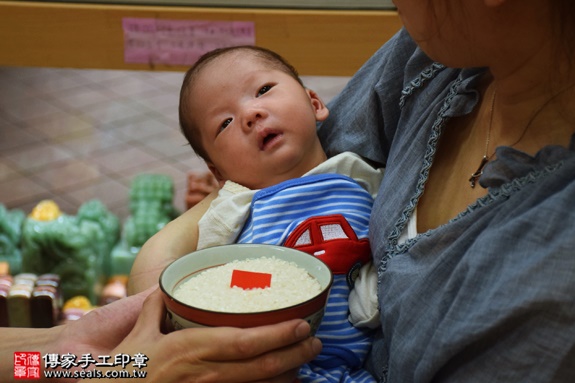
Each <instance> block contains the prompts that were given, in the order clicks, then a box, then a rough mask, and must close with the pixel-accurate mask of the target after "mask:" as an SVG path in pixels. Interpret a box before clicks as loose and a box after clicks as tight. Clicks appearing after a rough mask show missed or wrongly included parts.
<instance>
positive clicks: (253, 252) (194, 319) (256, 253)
mask: <svg viewBox="0 0 575 383" xmlns="http://www.w3.org/2000/svg"><path fill="white" fill-rule="evenodd" d="M260 257H275V258H278V259H282V260H284V261H288V262H293V263H295V264H296V265H297V266H298V267H301V268H303V269H305V270H307V272H308V273H309V274H310V275H311V276H313V277H314V278H316V279H317V281H318V282H319V284H320V286H321V292H320V293H319V294H317V295H316V296H314V297H312V298H310V299H308V300H307V301H304V302H302V303H299V304H296V305H293V306H288V307H285V308H281V309H275V310H269V311H260V312H246V313H230V312H221V311H211V310H206V309H202V308H198V307H194V306H192V305H189V304H186V303H183V302H181V301H179V300H178V299H176V298H174V297H173V292H174V291H175V290H176V288H177V287H178V286H179V285H180V284H181V283H183V282H185V281H187V280H188V279H189V278H191V277H193V276H194V275H195V274H197V273H198V272H200V271H202V270H205V269H207V268H210V267H215V266H219V265H223V264H226V263H229V262H231V261H234V260H244V259H250V258H260ZM332 283H333V276H332V273H331V271H330V269H329V268H328V266H327V265H326V264H325V263H323V262H322V261H321V260H319V259H318V258H316V257H314V256H312V255H309V254H307V253H304V252H302V251H299V250H295V249H292V248H288V247H281V246H273V245H255V244H234V245H224V246H216V247H210V248H207V249H203V250H198V251H195V252H193V253H190V254H188V255H185V256H183V257H182V258H179V259H177V260H176V261H174V262H172V263H171V264H170V265H169V266H168V267H166V269H164V271H163V272H162V274H161V276H160V288H161V290H162V292H163V299H164V303H165V304H166V307H167V310H168V317H169V319H170V321H171V323H172V325H173V327H174V328H175V329H181V328H192V327H205V326H231V327H240V328H247V327H255V326H263V325H268V324H275V323H279V322H283V321H286V320H290V319H296V318H301V319H305V320H307V321H308V322H309V323H310V326H311V327H312V333H315V331H316V330H317V327H318V326H319V323H320V322H321V319H322V317H323V314H324V310H325V305H326V302H327V298H328V295H329V291H330V288H331V285H332Z"/></svg>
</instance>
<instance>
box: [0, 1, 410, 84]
mask: <svg viewBox="0 0 575 383" xmlns="http://www.w3.org/2000/svg"><path fill="white" fill-rule="evenodd" d="M127 17H131V18H155V19H166V20H206V21H249V22H253V23H254V27H255V43H256V44H257V45H260V46H263V47H267V48H270V49H273V50H275V51H277V52H279V53H280V54H281V55H283V56H285V57H286V58H287V59H288V60H289V61H290V62H291V63H292V64H293V65H294V66H295V67H297V68H298V70H299V72H300V74H301V75H308V76H318V75H321V76H350V75H352V74H353V73H354V72H355V71H356V70H357V69H358V68H359V67H360V66H361V65H362V64H363V63H364V62H365V61H366V60H367V59H368V58H369V57H370V56H371V55H372V54H373V53H374V52H375V51H376V50H377V49H378V48H379V47H380V46H381V45H382V44H383V43H384V42H385V41H387V40H388V39H389V38H390V37H391V36H392V35H393V34H395V33H396V32H397V31H398V30H399V29H400V28H401V22H400V20H399V17H398V15H397V13H396V12H395V11H392V10H339V9H338V10H333V9H331V10H327V9H276V8H224V7H213V8H208V7H199V6H197V7H192V6H190V7H185V6H157V5H132V4H121V5H120V4H88V3H72V2H29V1H0V36H2V39H0V65H3V66H38V67H65V68H88V69H129V70H158V71H183V70H185V69H186V68H187V66H177V65H176V66H170V65H165V64H133V63H126V62H125V60H124V38H123V29H122V20H123V19H124V18H127Z"/></svg>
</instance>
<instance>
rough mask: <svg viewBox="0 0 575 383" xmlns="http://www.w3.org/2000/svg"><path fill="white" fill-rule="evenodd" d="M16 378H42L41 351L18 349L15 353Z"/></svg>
mask: <svg viewBox="0 0 575 383" xmlns="http://www.w3.org/2000/svg"><path fill="white" fill-rule="evenodd" d="M14 379H26V380H39V379H40V353H39V352H35V351H17V352H15V353H14Z"/></svg>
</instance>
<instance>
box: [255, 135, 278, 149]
mask: <svg viewBox="0 0 575 383" xmlns="http://www.w3.org/2000/svg"><path fill="white" fill-rule="evenodd" d="M280 136H281V134H280V133H277V132H267V133H266V134H264V135H263V138H262V139H261V141H260V150H265V149H266V148H268V147H269V146H270V145H272V144H273V142H274V141H275V140H276V139H277V138H278V137H280Z"/></svg>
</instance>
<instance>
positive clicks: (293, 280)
mask: <svg viewBox="0 0 575 383" xmlns="http://www.w3.org/2000/svg"><path fill="white" fill-rule="evenodd" d="M233 270H243V271H251V272H257V273H268V274H271V275H272V278H271V284H270V287H266V288H263V289H262V288H254V289H246V290H244V289H242V288H240V287H237V286H234V287H230V281H231V279H232V272H233ZM320 292H321V286H320V284H319V282H318V281H317V279H315V278H314V277H313V276H311V275H310V274H309V273H308V272H307V271H306V270H305V269H303V268H301V267H299V266H297V265H296V264H295V263H294V262H287V261H284V260H281V259H278V258H275V257H261V258H251V259H245V260H241V261H232V262H230V263H227V264H225V265H221V266H216V267H212V268H209V269H206V270H203V271H201V272H200V273H198V274H197V275H194V276H192V277H191V278H189V279H188V280H186V281H184V282H182V283H181V284H180V285H179V286H177V287H176V288H175V291H174V293H173V296H174V298H176V299H177V300H179V301H180V302H182V303H185V304H187V305H190V306H194V307H197V308H201V309H204V310H211V311H219V312H227V313H248V312H260V311H270V310H276V309H281V308H285V307H289V306H293V305H296V304H299V303H302V302H305V301H307V300H309V299H311V298H313V297H314V296H316V295H318V294H319V293H320Z"/></svg>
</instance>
